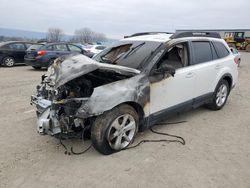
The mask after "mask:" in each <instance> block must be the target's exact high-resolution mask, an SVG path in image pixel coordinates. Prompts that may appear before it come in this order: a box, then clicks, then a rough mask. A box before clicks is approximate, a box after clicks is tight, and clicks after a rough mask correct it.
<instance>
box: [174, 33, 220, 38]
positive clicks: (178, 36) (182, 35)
mask: <svg viewBox="0 0 250 188" xmlns="http://www.w3.org/2000/svg"><path fill="white" fill-rule="evenodd" d="M183 37H212V38H221V36H220V34H219V33H216V32H210V31H179V32H176V33H174V34H173V35H172V36H171V37H170V38H171V39H177V38H183Z"/></svg>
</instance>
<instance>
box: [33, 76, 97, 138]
mask: <svg viewBox="0 0 250 188" xmlns="http://www.w3.org/2000/svg"><path fill="white" fill-rule="evenodd" d="M91 93H92V90H91V89H90V86H89V85H87V84H86V83H84V81H83V82H81V83H79V82H77V81H74V84H72V83H68V84H65V85H63V86H61V87H59V88H58V89H53V88H52V87H51V86H49V83H47V82H46V78H43V79H42V82H41V84H40V85H39V86H37V93H36V95H32V96H31V103H32V104H33V105H35V106H36V109H37V131H38V132H39V133H40V134H50V135H56V134H59V133H63V134H70V133H73V132H79V131H82V130H83V129H84V128H85V126H86V122H85V120H84V119H81V118H79V117H76V112H77V110H78V108H80V106H81V105H83V104H84V103H86V102H87V101H88V98H89V97H90V95H91Z"/></svg>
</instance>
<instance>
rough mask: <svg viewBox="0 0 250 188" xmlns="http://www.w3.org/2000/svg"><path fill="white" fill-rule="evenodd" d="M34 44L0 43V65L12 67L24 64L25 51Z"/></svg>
mask: <svg viewBox="0 0 250 188" xmlns="http://www.w3.org/2000/svg"><path fill="white" fill-rule="evenodd" d="M33 44H34V43H32V42H20V41H9V42H1V43H0V65H4V66H6V67H13V66H14V65H15V64H19V63H24V56H25V51H26V50H27V49H28V48H29V47H30V46H31V45H33Z"/></svg>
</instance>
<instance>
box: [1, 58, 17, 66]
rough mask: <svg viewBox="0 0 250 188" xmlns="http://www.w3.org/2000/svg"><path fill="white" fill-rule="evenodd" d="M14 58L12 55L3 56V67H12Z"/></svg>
mask: <svg viewBox="0 0 250 188" xmlns="http://www.w3.org/2000/svg"><path fill="white" fill-rule="evenodd" d="M15 63H16V62H15V59H14V58H13V57H5V58H4V59H3V65H4V66H5V67H13V66H14V65H15Z"/></svg>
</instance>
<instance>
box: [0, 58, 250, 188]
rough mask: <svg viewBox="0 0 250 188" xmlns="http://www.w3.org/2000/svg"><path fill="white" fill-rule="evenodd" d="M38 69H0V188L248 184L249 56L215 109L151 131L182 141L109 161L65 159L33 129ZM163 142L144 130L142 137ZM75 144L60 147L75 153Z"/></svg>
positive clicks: (91, 156)
mask: <svg viewBox="0 0 250 188" xmlns="http://www.w3.org/2000/svg"><path fill="white" fill-rule="evenodd" d="M44 73H45V71H36V70H33V69H32V68H30V67H26V66H17V67H14V68H3V67H0V106H1V107H0V114H1V115H0V187H1V188H2V187H11V188H13V187H23V188H29V187H31V188H34V187H36V188H39V187H41V188H44V187H46V188H49V187H65V188H68V187H102V188H104V187H108V188H110V187H157V188H158V187H164V188H165V187H185V188H188V187H195V188H196V187H197V188H206V187H211V188H215V187H226V188H230V187H232V188H235V187H237V188H241V187H242V188H243V187H244V188H246V187H250V53H242V63H241V67H240V68H239V82H238V84H237V86H236V88H235V89H234V90H233V91H232V93H231V95H230V97H229V100H228V101H227V104H226V106H225V107H224V108H223V109H222V110H221V111H217V112H214V111H210V110H207V109H206V108H203V107H201V108H199V109H196V110H193V111H190V112H187V113H184V114H182V115H179V116H176V117H173V118H171V119H169V120H167V121H168V122H173V121H180V120H186V121H187V122H186V123H183V124H177V125H165V126H164V125H159V126H157V127H155V129H157V130H159V131H162V132H168V133H170V134H177V135H180V136H182V137H184V138H185V140H186V145H185V146H183V145H181V144H178V143H145V144H142V145H141V146H139V147H137V148H135V149H131V150H126V151H122V152H119V153H116V154H113V155H110V156H104V155H101V154H99V153H98V152H97V151H95V150H94V149H93V148H91V149H90V150H89V151H88V152H87V153H85V154H84V155H78V156H76V155H70V156H68V155H65V154H64V148H63V147H62V146H61V145H60V144H59V141H58V140H57V139H55V138H53V137H50V136H40V135H38V134H37V132H36V115H35V111H34V108H33V107H32V106H30V104H29V101H30V95H31V94H32V93H33V92H34V91H35V86H36V85H37V83H38V82H39V81H40V76H41V75H42V74H44ZM160 138H161V139H165V137H164V136H159V135H156V134H153V133H152V132H150V131H145V132H143V133H139V135H138V136H137V137H136V139H135V143H137V142H139V141H140V140H142V139H160ZM89 143H90V142H89V141H86V143H85V145H83V144H82V143H81V142H80V141H77V140H75V141H67V142H65V144H66V145H67V146H68V147H70V146H73V147H74V148H75V150H77V151H81V150H82V149H84V147H85V148H86V147H87V146H88V144H89Z"/></svg>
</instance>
